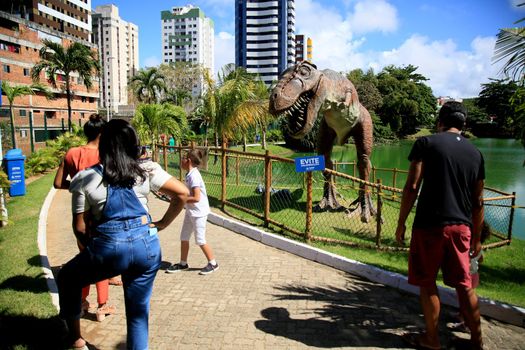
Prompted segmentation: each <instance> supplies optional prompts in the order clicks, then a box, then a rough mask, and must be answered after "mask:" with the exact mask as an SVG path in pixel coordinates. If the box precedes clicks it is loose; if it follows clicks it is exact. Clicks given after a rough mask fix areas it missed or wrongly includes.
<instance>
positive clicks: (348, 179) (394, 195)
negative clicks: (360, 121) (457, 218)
mask: <svg viewBox="0 0 525 350" xmlns="http://www.w3.org/2000/svg"><path fill="white" fill-rule="evenodd" d="M190 148H191V147H178V146H174V147H173V146H171V147H170V146H161V147H160V149H161V153H160V159H159V162H160V163H164V167H165V169H166V170H167V171H168V172H170V173H171V174H172V175H174V176H175V177H177V178H179V179H181V180H182V178H183V173H182V170H181V168H180V160H181V158H182V153H183V152H184V151H185V150H188V149H190ZM200 148H202V147H200ZM206 151H207V157H206V159H204V161H203V165H202V166H201V169H200V171H201V174H202V176H203V178H204V181H205V183H206V187H207V191H208V197H209V199H210V204H211V205H212V206H213V207H216V208H220V209H221V210H223V211H224V212H226V213H227V214H229V215H231V216H233V217H236V218H238V219H240V220H243V221H246V222H248V223H251V224H253V225H257V226H265V227H268V228H271V229H272V230H274V231H278V232H281V233H283V234H285V235H292V236H298V237H299V238H301V239H303V240H305V241H319V242H326V243H333V244H341V245H346V246H358V247H367V248H374V249H385V250H399V249H406V248H403V247H399V246H398V245H397V244H396V241H395V231H396V226H397V220H398V214H399V207H400V202H401V195H402V189H400V188H397V187H396V186H400V185H404V183H405V180H406V174H407V171H405V170H399V169H384V168H372V171H371V180H372V181H373V182H372V181H371V182H364V181H363V180H361V179H359V178H358V177H356V176H355V174H356V166H355V164H354V163H336V166H335V167H334V168H335V169H337V170H327V171H329V172H330V173H331V174H332V181H333V184H334V186H335V189H336V190H337V193H338V195H337V199H338V201H339V203H340V204H341V205H342V206H344V207H349V206H350V205H351V204H352V202H354V200H355V199H356V198H357V197H358V195H359V185H360V184H363V183H364V184H366V185H367V191H368V192H369V193H370V194H371V196H372V201H373V203H374V207H375V209H376V210H377V214H376V216H375V218H373V219H372V220H370V221H369V222H368V223H365V222H362V221H361V219H360V216H359V215H352V213H349V211H319V212H318V211H315V210H314V206H315V204H316V203H317V202H318V201H319V200H320V199H321V197H322V195H323V185H324V178H323V175H322V172H306V173H297V172H296V170H295V164H294V160H293V159H288V158H282V157H278V156H273V155H271V154H269V153H268V152H266V153H265V154H257V153H245V152H240V151H234V150H230V149H227V148H206ZM266 189H269V190H268V191H267V190H266ZM515 200H516V195H515V194H514V193H513V194H508V193H503V192H501V191H498V190H495V189H492V188H485V191H484V201H485V218H486V221H487V222H488V223H489V226H490V228H491V232H492V236H491V238H490V240H489V241H487V242H485V244H484V247H487V248H492V247H497V246H501V245H506V244H510V241H511V238H512V219H513V216H514V210H515ZM413 218H414V213H413V212H412V213H411V214H410V215H409V217H408V220H407V227H410V226H411V224H412V221H413ZM409 231H410V230H407V239H410V232H409Z"/></svg>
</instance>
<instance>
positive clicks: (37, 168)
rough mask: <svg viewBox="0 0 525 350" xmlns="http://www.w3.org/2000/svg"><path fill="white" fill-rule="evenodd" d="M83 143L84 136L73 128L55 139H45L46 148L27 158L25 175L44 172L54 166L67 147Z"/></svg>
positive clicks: (62, 156) (60, 159) (58, 162)
mask: <svg viewBox="0 0 525 350" xmlns="http://www.w3.org/2000/svg"><path fill="white" fill-rule="evenodd" d="M85 143H86V142H85V138H84V137H83V136H80V135H79V130H74V131H73V133H69V132H67V133H65V134H63V135H60V136H59V137H57V138H56V139H55V140H49V141H47V143H46V148H41V149H39V150H38V151H36V152H33V153H32V154H31V155H30V156H29V157H28V158H27V161H26V165H25V167H26V171H25V176H26V177H28V176H32V175H36V174H41V173H45V172H46V171H48V170H50V169H54V168H56V167H57V166H58V165H59V164H60V162H61V161H62V158H64V155H65V154H66V152H67V150H68V149H70V148H71V147H77V146H80V145H83V144H85Z"/></svg>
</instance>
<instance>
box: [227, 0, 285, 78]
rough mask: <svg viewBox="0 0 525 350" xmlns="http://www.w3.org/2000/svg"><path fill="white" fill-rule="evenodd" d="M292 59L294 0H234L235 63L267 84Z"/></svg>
mask: <svg viewBox="0 0 525 350" xmlns="http://www.w3.org/2000/svg"><path fill="white" fill-rule="evenodd" d="M294 63H295V5H294V0H235V65H237V66H239V67H244V68H246V70H247V71H248V72H250V73H257V74H258V75H259V76H260V77H261V79H262V80H263V81H264V82H265V83H266V84H267V85H269V84H271V83H272V82H273V81H275V80H277V78H278V77H279V74H280V73H281V72H282V71H284V70H285V69H286V68H287V67H288V66H290V65H293V64H294Z"/></svg>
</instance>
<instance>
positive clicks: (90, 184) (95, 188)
mask: <svg viewBox="0 0 525 350" xmlns="http://www.w3.org/2000/svg"><path fill="white" fill-rule="evenodd" d="M140 166H141V167H142V168H143V169H144V170H145V171H146V179H145V180H144V182H139V183H137V184H136V185H135V186H133V190H134V191H135V194H136V195H137V197H138V199H139V201H140V203H141V204H142V205H143V206H144V208H145V209H146V211H148V194H149V192H150V190H153V191H158V190H159V189H160V188H161V187H162V186H163V185H164V184H165V183H166V181H168V180H169V179H170V178H171V175H170V174H168V173H167V172H166V171H164V170H163V169H162V168H161V167H160V165H159V164H158V163H155V162H152V161H146V162H143V163H141V164H140ZM139 181H140V180H139ZM69 192H71V193H72V194H73V197H72V200H71V204H72V205H71V207H72V210H73V214H78V213H83V212H88V211H89V212H91V214H93V216H94V218H95V219H97V220H98V219H100V217H101V216H102V210H103V209H104V204H105V203H106V198H107V194H108V190H107V186H106V184H104V183H103V181H102V176H101V175H100V174H99V173H98V172H97V171H95V170H94V169H91V168H89V169H86V170H83V171H81V172H79V173H78V174H76V175H75V177H73V179H72V180H71V185H70V186H69Z"/></svg>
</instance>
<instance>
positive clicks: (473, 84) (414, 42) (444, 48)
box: [371, 35, 500, 97]
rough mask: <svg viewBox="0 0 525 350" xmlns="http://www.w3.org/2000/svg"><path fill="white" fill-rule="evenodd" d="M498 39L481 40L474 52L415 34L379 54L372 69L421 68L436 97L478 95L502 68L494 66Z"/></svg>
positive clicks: (449, 42)
mask: <svg viewBox="0 0 525 350" xmlns="http://www.w3.org/2000/svg"><path fill="white" fill-rule="evenodd" d="M494 43H495V38H494V37H477V38H475V39H474V40H473V41H472V43H471V50H468V51H467V50H458V48H457V46H456V44H455V43H454V41H453V40H451V39H448V40H445V41H430V40H429V39H428V38H427V37H424V36H420V35H412V36H411V37H410V38H408V39H407V40H406V41H405V42H404V43H403V44H402V45H401V46H400V47H398V48H396V49H393V50H390V51H384V52H382V53H378V56H377V61H376V62H373V63H371V66H374V67H375V68H376V69H377V68H382V67H384V66H386V65H389V64H394V65H396V66H406V65H408V64H412V65H414V66H417V67H419V69H418V70H417V72H418V73H420V74H422V75H424V76H425V77H427V78H429V81H427V84H428V85H429V86H430V87H431V88H432V90H433V92H434V94H435V95H448V96H452V97H473V96H477V95H478V93H479V90H480V85H481V84H482V83H486V82H488V79H489V78H493V77H496V76H497V75H498V72H499V70H500V65H493V64H492V62H491V58H492V55H493V50H494Z"/></svg>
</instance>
